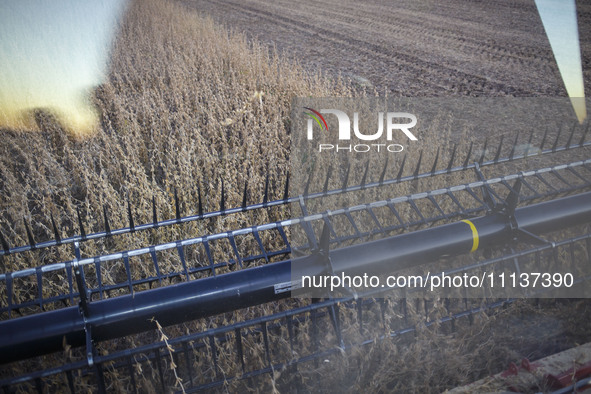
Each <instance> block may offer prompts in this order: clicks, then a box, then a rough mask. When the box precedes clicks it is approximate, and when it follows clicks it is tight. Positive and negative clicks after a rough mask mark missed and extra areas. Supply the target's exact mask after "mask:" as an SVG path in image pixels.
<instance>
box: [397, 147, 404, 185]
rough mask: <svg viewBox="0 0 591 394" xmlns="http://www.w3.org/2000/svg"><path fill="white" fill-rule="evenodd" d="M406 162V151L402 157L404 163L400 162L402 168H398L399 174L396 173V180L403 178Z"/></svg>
mask: <svg viewBox="0 0 591 394" xmlns="http://www.w3.org/2000/svg"><path fill="white" fill-rule="evenodd" d="M405 164H406V153H405V154H404V157H403V158H402V164H400V170H398V175H396V180H397V181H399V182H400V178H402V171H403V170H404V165H405Z"/></svg>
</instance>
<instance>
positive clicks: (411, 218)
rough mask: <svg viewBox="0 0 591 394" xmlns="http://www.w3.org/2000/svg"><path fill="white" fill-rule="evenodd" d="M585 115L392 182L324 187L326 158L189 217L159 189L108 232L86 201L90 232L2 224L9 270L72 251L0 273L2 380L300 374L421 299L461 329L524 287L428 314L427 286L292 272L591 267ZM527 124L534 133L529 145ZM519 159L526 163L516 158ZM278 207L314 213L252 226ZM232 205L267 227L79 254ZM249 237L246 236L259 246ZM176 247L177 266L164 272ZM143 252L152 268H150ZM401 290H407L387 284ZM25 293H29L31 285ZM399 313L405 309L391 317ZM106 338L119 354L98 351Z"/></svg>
mask: <svg viewBox="0 0 591 394" xmlns="http://www.w3.org/2000/svg"><path fill="white" fill-rule="evenodd" d="M587 129H588V127H587ZM587 129H583V128H577V127H574V128H572V131H571V130H569V132H567V133H563V134H562V135H561V133H558V135H557V136H553V137H550V136H548V135H544V136H543V139H542V141H541V142H540V143H539V144H538V145H537V146H539V148H536V149H532V151H531V152H530V151H528V149H525V150H524V151H521V152H520V151H517V149H516V147H517V146H519V145H520V144H519V141H518V139H516V140H515V141H511V142H512V144H510V145H507V144H503V142H502V140H501V142H500V143H499V145H498V146H494V147H493V149H490V148H489V150H487V149H486V146H483V147H479V148H482V149H480V152H482V153H479V154H473V152H477V150H476V148H477V147H472V146H471V147H470V149H469V151H468V153H467V155H466V156H465V157H460V154H456V150H455V149H454V151H453V154H452V155H451V157H450V158H449V161H447V160H446V162H445V163H438V161H439V157H438V156H437V157H435V158H434V160H433V159H431V160H433V162H430V163H429V162H428V159H424V158H423V159H422V160H419V161H418V163H417V164H416V166H413V168H409V167H408V165H406V166H405V164H404V163H405V161H402V162H401V163H396V172H397V174H396V175H395V176H393V177H392V178H389V177H387V176H386V174H388V171H387V170H388V169H389V168H390V167H387V166H388V163H386V164H385V167H384V170H383V171H382V172H381V177H380V179H374V180H372V179H366V178H365V176H364V177H363V179H362V181H361V182H359V183H358V184H354V185H349V171H347V175H345V177H344V178H342V179H339V180H338V182H339V184H340V185H341V187H339V188H336V189H331V188H330V187H329V184H331V183H330V182H329V178H330V177H331V176H333V175H332V174H331V171H328V172H327V173H326V174H320V173H316V174H314V176H315V178H316V179H320V177H325V178H326V180H325V181H323V182H318V184H319V188H318V190H315V188H314V182H311V183H309V184H308V185H307V186H306V190H304V191H302V192H301V194H300V195H297V196H293V195H292V196H290V195H289V192H288V190H289V186H288V180H287V179H286V180H285V183H284V184H283V185H281V186H280V187H279V190H271V186H270V183H269V180H268V179H267V182H266V183H265V185H264V186H263V187H262V189H263V190H264V196H263V198H262V202H260V203H256V204H249V201H248V199H249V198H248V191H247V190H246V188H245V190H244V199H243V204H242V205H241V206H239V207H234V208H228V207H226V199H225V196H224V192H223V190H224V188H222V195H221V196H218V197H216V199H217V198H219V201H220V204H219V205H220V209H219V210H218V211H213V212H205V211H204V208H203V207H204V204H203V201H202V199H201V191H199V201H197V202H196V204H195V205H196V206H195V207H194V212H195V213H194V214H192V215H190V216H183V213H182V212H181V209H180V207H181V204H180V202H179V199H178V198H177V197H176V195H175V201H174V204H175V209H174V212H175V217H174V218H170V219H165V220H159V219H158V215H157V212H158V209H157V208H158V207H156V204H155V203H154V202H153V206H152V207H153V221H152V222H151V223H142V224H137V223H135V221H134V216H133V214H132V212H133V209H132V207H131V206H129V205H128V207H127V212H128V220H129V226H128V227H126V228H117V229H115V228H111V225H110V223H111V221H110V219H109V212H108V211H107V210H106V209H104V210H103V212H101V214H102V215H101V216H102V218H103V220H104V231H102V232H98V233H89V232H87V231H86V228H87V226H85V224H84V222H83V220H82V218H81V216H80V215H79V217H78V218H75V220H74V221H75V222H76V223H77V224H78V229H79V232H78V235H72V236H70V237H67V238H62V237H60V236H59V234H61V232H60V231H58V229H57V227H56V225H55V223H53V224H52V226H53V229H54V232H55V239H53V240H46V241H41V242H37V241H36V240H35V239H34V237H33V235H32V232H31V231H30V230H28V231H27V233H28V239H29V244H28V245H24V246H13V245H11V242H10V240H9V239H8V237H6V236H5V235H2V234H0V236H1V239H0V241H1V247H2V248H1V249H2V250H1V251H0V259H2V260H4V263H5V264H4V266H6V267H10V264H8V262H9V261H10V259H11V257H12V256H13V255H18V254H21V253H28V255H29V256H33V257H35V256H37V257H36V258H39V257H38V256H40V254H42V253H44V251H47V250H50V249H51V248H57V247H68V248H71V251H72V252H71V253H72V254H71V259H69V260H67V261H61V262H57V263H54V264H51V265H37V266H35V267H33V268H30V269H25V270H20V271H13V272H6V273H3V274H1V275H0V286H1V292H0V294H1V295H2V304H1V306H0V313H1V314H2V321H1V322H0V333H1V335H0V362H1V363H2V365H3V367H2V368H3V369H4V370H5V372H4V373H3V375H2V380H1V381H0V387H2V388H3V389H4V391H5V392H14V391H17V390H19V389H25V390H31V389H34V388H36V389H38V390H39V391H40V392H41V391H44V390H46V389H48V390H49V391H53V392H66V391H68V390H70V391H71V392H77V391H80V390H81V389H82V387H88V385H91V386H93V387H94V388H95V389H98V391H99V392H106V391H109V388H110V387H112V386H113V384H115V383H116V381H118V382H119V383H118V384H125V385H126V386H125V387H126V388H127V389H130V390H131V389H133V390H134V391H141V390H142V389H141V387H142V386H141V385H140V383H139V382H140V378H142V379H143V377H142V375H145V376H149V377H150V379H153V381H154V385H155V387H156V388H157V390H158V391H160V390H162V391H166V390H168V389H170V388H171V387H174V388H175V389H176V390H179V391H181V390H182V391H185V392H196V391H199V390H204V389H211V388H215V387H222V386H223V385H226V384H230V383H232V382H233V381H236V380H247V381H248V380H255V379H257V377H258V376H265V375H267V376H268V374H274V372H276V371H282V375H283V376H290V375H291V376H294V377H295V376H297V375H298V374H299V373H301V371H305V370H306V368H312V369H314V368H316V366H318V365H319V363H324V362H325V361H326V362H330V361H331V360H333V359H335V358H338V357H342V356H343V355H345V356H346V355H347V354H350V352H351V351H352V350H354V349H357V348H363V347H364V346H367V345H371V344H375V343H380V342H381V341H387V340H389V339H390V338H393V337H398V336H404V335H405V334H407V333H412V332H413V331H415V330H416V329H417V326H416V324H415V322H414V321H413V319H412V318H411V316H409V314H410V312H409V307H411V306H412V307H413V308H414V309H415V310H421V311H422V310H424V315H425V323H424V324H425V325H426V326H430V325H435V324H437V325H449V326H450V327H451V329H452V330H453V328H454V325H455V324H457V322H460V321H464V320H470V321H472V318H473V316H475V315H478V314H481V313H494V312H495V310H497V309H498V308H500V307H504V306H507V305H509V304H511V303H513V302H514V300H515V298H516V297H500V296H498V295H495V294H492V293H486V292H481V293H482V295H481V297H480V298H475V299H471V298H470V297H464V298H461V297H458V296H457V295H456V296H450V298H449V299H446V301H445V302H444V305H445V308H446V313H445V314H444V315H440V316H438V317H436V318H430V316H431V312H432V311H431V310H430V306H431V305H432V300H430V299H429V297H426V291H427V290H426V289H419V288H415V289H408V290H406V289H400V288H398V289H397V288H393V289H390V288H382V287H379V288H370V289H364V290H354V289H345V291H343V292H342V293H341V294H339V296H338V297H335V296H334V294H328V293H327V294H326V296H321V297H319V296H317V295H314V298H312V299H310V298H305V297H304V298H299V299H298V298H294V299H292V298H290V297H291V296H292V295H293V294H292V292H293V293H294V294H295V293H296V292H299V291H302V290H303V289H301V288H300V287H301V281H300V282H299V281H298V280H297V279H295V278H294V276H293V275H292V274H293V272H294V271H293V268H294V267H298V269H299V270H300V271H297V272H300V273H303V274H305V275H310V276H314V275H328V276H330V277H332V276H338V275H342V274H343V273H344V272H346V273H349V274H350V275H354V274H361V273H362V272H367V270H368V269H370V268H372V269H378V270H380V271H381V272H384V273H387V274H390V275H392V274H396V273H398V272H401V271H403V270H405V269H407V268H416V267H417V266H421V265H426V264H427V263H433V262H435V263H437V262H440V261H444V260H445V261H449V260H453V261H455V262H456V263H457V264H456V265H455V266H454V267H453V269H452V270H451V271H447V272H446V273H447V274H450V275H451V274H457V275H463V274H468V275H480V274H482V273H483V272H488V273H492V272H493V271H494V272H497V271H498V272H503V270H509V271H511V272H517V273H519V272H525V271H523V270H524V269H525V270H531V268H532V267H536V266H537V267H538V269H540V270H541V269H543V268H540V267H541V266H540V264H542V265H543V264H558V263H561V264H562V263H564V264H567V265H569V266H570V265H572V266H575V265H576V264H575V263H576V262H577V261H579V260H581V259H583V258H584V259H586V260H587V268H589V266H591V264H590V263H589V261H588V259H589V256H591V233H590V232H589V228H590V227H589V223H591V158H589V146H590V145H591V141H589V139H588V133H587ZM527 137H528V136H525V138H527ZM532 137H533V135H532V136H530V138H529V139H528V146H533V145H532ZM486 144H487V143H485V145H486ZM487 156H490V157H487ZM534 159H535V160H534ZM535 163H551V164H549V165H542V166H534V165H535ZM389 165H390V166H393V164H392V163H390V164H389ZM528 167H532V168H528ZM511 168H519V169H520V170H519V171H514V172H510V171H511V170H510V169H511ZM450 176H453V177H454V179H462V180H464V181H463V182H460V183H457V184H454V185H450V186H448V187H444V188H440V189H437V190H416V192H413V193H412V194H408V195H390V196H389V197H388V198H386V199H381V200H376V201H371V202H368V203H366V204H361V205H355V206H348V207H344V208H342V209H337V210H334V211H331V212H313V209H312V208H311V207H313V206H314V204H316V202H318V201H321V200H323V199H326V198H331V197H334V196H346V195H347V194H349V193H355V192H358V191H372V190H376V191H377V190H388V193H391V192H390V189H388V188H392V190H395V188H396V187H399V186H401V185H402V186H404V185H413V187H415V188H416V187H419V186H418V185H420V183H419V182H420V181H421V180H428V181H429V183H430V184H433V183H432V181H433V180H434V179H436V178H438V177H441V178H442V179H447V178H445V177H450ZM225 187H228V185H227V184H226V185H225ZM392 193H393V192H392ZM211 200H212V197H211V196H210V198H209V201H211ZM186 204H187V205H189V203H188V202H186ZM282 207H292V208H293V209H292V211H295V210H296V209H299V210H301V211H302V212H303V216H301V217H296V218H293V219H285V220H281V221H276V222H269V223H256V217H257V214H258V213H259V212H261V211H263V210H274V209H281V208H282ZM231 215H245V217H251V218H253V219H252V220H254V221H255V223H254V224H253V225H251V226H247V227H244V228H227V229H226V231H224V232H220V233H216V234H196V236H194V237H191V238H185V239H172V240H168V241H166V242H163V243H158V244H148V245H146V246H143V247H141V248H138V249H130V250H113V251H110V252H109V253H107V254H103V255H98V256H86V255H84V253H83V251H84V248H83V246H84V244H85V243H87V242H96V241H99V242H102V241H103V240H115V239H117V237H123V236H127V237H135V236H138V235H139V234H142V233H145V232H152V233H156V234H159V233H163V234H165V232H166V229H167V228H171V227H176V226H183V225H185V224H187V223H191V222H199V221H206V220H212V219H215V218H225V217H230V216H231ZM249 215H250V216H249ZM387 215H389V216H387ZM362 216H363V217H364V218H370V221H369V222H370V223H372V224H373V225H372V226H371V227H372V228H367V227H368V226H367V221H365V222H364V223H360V221H361V219H360V217H362ZM385 217H387V218H389V219H387V220H384V218H385ZM337 222H340V223H346V224H347V228H349V229H350V231H348V232H347V233H339V231H340V229H341V228H342V225H337ZM27 229H29V226H28V224H27ZM299 230H303V232H304V233H305V234H307V236H308V243H307V244H306V245H303V250H305V251H306V253H303V254H302V253H295V250H292V248H293V245H291V243H290V238H289V234H291V233H293V232H295V231H299ZM559 230H560V231H559ZM548 233H552V234H553V235H552V237H551V238H548V237H547V234H548ZM105 244H106V245H108V244H109V243H108V242H105ZM112 244H116V243H115V242H113V243H112ZM245 244H248V245H251V247H250V248H249V249H248V250H246V251H245V250H244V249H245V248H244V247H243V245H245ZM253 245H254V246H253ZM214 250H217V251H219V250H223V251H225V253H226V255H225V258H224V259H220V258H219V257H216V256H217V255H216V254H215V253H214V252H213V251H214ZM471 252H472V253H471ZM452 256H458V257H457V258H453V259H452V258H451V257H452ZM582 256H584V257H582ZM170 261H174V262H175V264H174V267H176V269H175V270H173V271H170V272H164V271H163V269H162V268H163V267H164V266H165V265H166V266H170V264H169V262H170ZM31 265H32V266H34V265H35V262H34V261H32V262H31ZM140 265H143V266H144V267H149V269H146V270H139V269H138V267H139V266H140ZM429 267H430V266H429ZM141 272H143V273H144V274H141ZM146 272H151V273H152V274H147V273H146ZM116 273H119V274H116ZM428 275H430V276H431V277H437V276H438V275H441V273H440V272H435V271H431V272H429V274H428ZM590 275H591V270H590V269H587V271H585V272H576V273H573V274H572V278H570V279H572V280H571V281H570V282H572V283H570V282H569V285H571V286H572V287H573V288H578V289H581V288H583V289H584V288H588V283H589V282H586V283H585V281H588V279H589V277H590ZM570 279H569V280H570ZM57 280H60V281H63V282H64V283H66V282H67V286H64V287H63V288H65V289H67V291H63V292H61V293H59V294H55V292H52V291H50V289H48V288H47V287H48V286H49V285H48V283H51V282H52V281H57ZM505 280H508V277H505ZM546 290H547V289H542V288H536V289H530V288H527V289H520V291H525V292H529V293H528V294H527V295H528V296H530V297H532V296H535V297H538V296H540V297H542V296H543V294H542V292H544V291H546ZM392 291H394V292H399V293H400V292H402V293H400V294H402V295H403V296H399V297H398V298H392V299H388V300H387V299H386V298H384V297H385V296H387V295H388V294H389V292H392ZM537 292H540V293H539V295H538V294H537ZM25 293H26V294H28V295H29V296H28V297H23V296H21V295H22V294H25ZM411 293H413V294H411ZM303 295H304V296H305V293H304V294H303ZM288 298H289V300H286V299H288ZM391 300H394V301H391ZM458 300H459V301H458ZM413 303H414V305H411V304H413ZM416 306H418V308H417V307H416ZM389 309H390V310H389ZM390 312H395V313H390ZM421 313H423V312H421ZM386 315H388V316H397V317H396V318H388V319H386ZM376 316H377V320H376ZM380 316H381V317H380ZM184 323H186V325H183V324H184ZM174 325H176V326H175V327H177V328H178V329H175V332H176V333H177V335H176V336H175V337H173V338H168V337H166V336H165V335H164V331H163V330H168V329H167V327H170V326H174ZM179 325H180V326H179ZM179 327H180V328H179ZM196 327H201V328H196ZM351 327H354V329H352V328H351ZM167 332H168V331H167ZM154 333H155V335H154ZM138 335H139V336H138ZM142 335H143V336H142ZM410 340H412V339H410ZM136 341H137V342H136ZM137 343H141V345H139V346H137V345H136V344H137ZM106 345H108V347H106V348H108V349H110V350H109V351H108V352H107V351H101V349H102V348H103V346H106ZM180 379H182V380H180ZM294 379H295V378H294ZM121 381H123V382H124V383H121ZM180 382H182V383H180ZM181 384H182V387H181Z"/></svg>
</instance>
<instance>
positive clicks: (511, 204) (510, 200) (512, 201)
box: [507, 178, 521, 215]
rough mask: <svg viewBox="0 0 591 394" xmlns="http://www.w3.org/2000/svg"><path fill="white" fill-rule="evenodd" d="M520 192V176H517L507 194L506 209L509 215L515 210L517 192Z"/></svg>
mask: <svg viewBox="0 0 591 394" xmlns="http://www.w3.org/2000/svg"><path fill="white" fill-rule="evenodd" d="M520 192H521V178H517V179H516V180H515V183H514V184H513V187H512V188H511V190H510V192H509V195H508V196H507V210H508V212H509V213H511V215H512V214H513V213H514V212H515V208H517V204H518V203H519V193H520Z"/></svg>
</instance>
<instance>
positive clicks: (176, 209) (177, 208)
mask: <svg viewBox="0 0 591 394" xmlns="http://www.w3.org/2000/svg"><path fill="white" fill-rule="evenodd" d="M174 213H175V214H176V221H177V222H180V220H181V204H180V202H179V195H178V192H177V190H176V187H175V188H174Z"/></svg>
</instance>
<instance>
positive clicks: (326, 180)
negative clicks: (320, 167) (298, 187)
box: [322, 166, 332, 194]
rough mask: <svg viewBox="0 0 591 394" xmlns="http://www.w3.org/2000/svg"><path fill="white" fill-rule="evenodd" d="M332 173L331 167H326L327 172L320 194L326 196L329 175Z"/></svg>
mask: <svg viewBox="0 0 591 394" xmlns="http://www.w3.org/2000/svg"><path fill="white" fill-rule="evenodd" d="M331 173H332V166H329V167H328V171H327V172H326V179H325V180H324V187H323V188H322V193H324V194H326V192H327V191H328V181H329V180H330V175H331Z"/></svg>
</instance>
